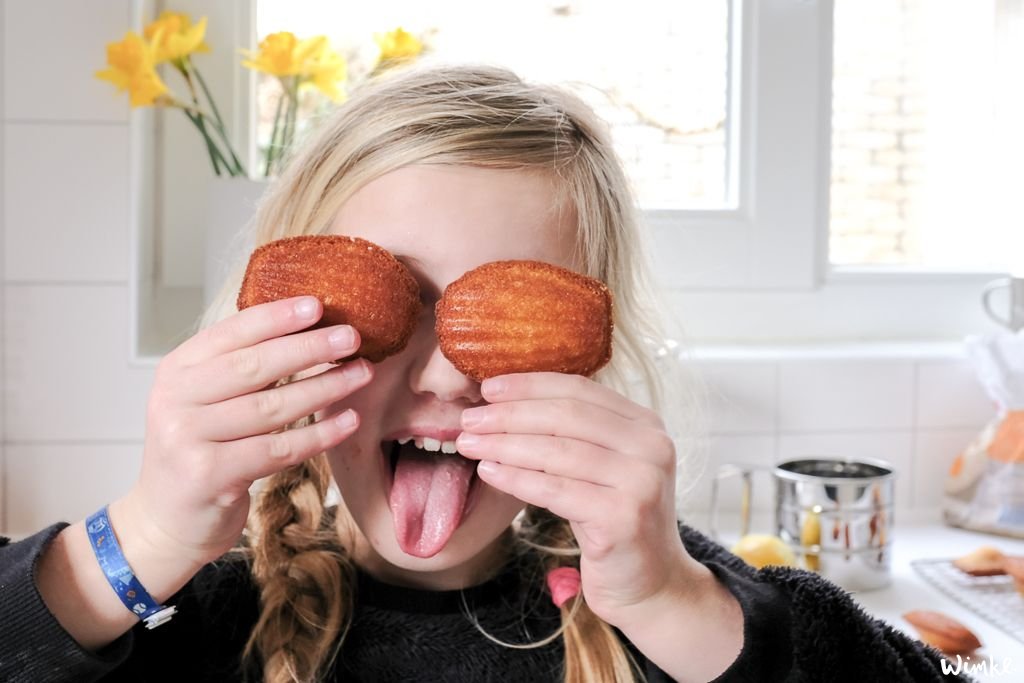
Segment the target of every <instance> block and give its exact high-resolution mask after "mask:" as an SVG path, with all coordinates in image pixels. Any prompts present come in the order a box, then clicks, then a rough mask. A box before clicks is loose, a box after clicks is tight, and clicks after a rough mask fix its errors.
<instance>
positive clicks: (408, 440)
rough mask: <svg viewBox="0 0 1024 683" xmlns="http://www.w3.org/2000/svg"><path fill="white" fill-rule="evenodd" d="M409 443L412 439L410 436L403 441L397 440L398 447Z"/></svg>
mask: <svg viewBox="0 0 1024 683" xmlns="http://www.w3.org/2000/svg"><path fill="white" fill-rule="evenodd" d="M410 441H412V437H411V436H407V437H405V438H404V439H399V440H398V443H399V444H400V445H402V446H404V445H405V444H407V443H409V442H410Z"/></svg>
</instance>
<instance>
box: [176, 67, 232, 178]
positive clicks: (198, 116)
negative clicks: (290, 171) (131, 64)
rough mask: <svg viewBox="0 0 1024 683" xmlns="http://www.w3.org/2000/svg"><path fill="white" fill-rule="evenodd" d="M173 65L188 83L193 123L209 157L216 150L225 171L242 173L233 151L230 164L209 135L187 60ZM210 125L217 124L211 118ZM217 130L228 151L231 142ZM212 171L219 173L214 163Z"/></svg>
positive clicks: (213, 126) (205, 115)
mask: <svg viewBox="0 0 1024 683" xmlns="http://www.w3.org/2000/svg"><path fill="white" fill-rule="evenodd" d="M174 66H175V68H177V69H178V71H179V72H180V73H181V75H182V76H183V77H184V78H185V83H186V84H187V85H188V90H189V94H190V95H191V96H192V104H193V106H194V107H195V111H196V113H195V115H194V118H193V123H195V125H196V127H197V128H198V129H199V132H200V133H202V135H203V138H205V139H206V144H207V147H208V149H211V152H210V156H211V158H212V157H213V151H212V150H216V153H217V158H219V159H220V161H221V163H222V164H223V165H224V169H225V170H226V171H227V173H228V175H229V176H232V177H234V176H240V175H243V174H244V171H243V170H242V169H241V164H239V163H238V159H237V157H235V155H234V152H231V156H232V158H233V159H234V162H235V163H234V165H232V163H230V162H229V161H228V160H227V158H226V157H225V156H224V153H223V152H222V151H221V149H220V146H219V145H217V143H216V142H215V141H214V139H213V137H212V136H211V135H210V133H209V131H208V130H207V127H206V122H207V120H208V117H209V115H208V114H206V113H204V112H203V111H202V110H201V109H200V106H199V93H198V92H197V91H196V86H195V82H194V81H193V80H192V71H190V70H189V67H188V62H187V60H181V61H178V62H174ZM210 104H211V105H212V104H213V103H212V102H211V103H210ZM190 118H192V116H190ZM210 126H211V127H212V128H213V129H214V130H217V128H218V126H217V125H216V124H215V123H214V121H212V120H211V121H210ZM218 132H219V133H220V138H221V140H222V144H223V145H224V146H225V147H226V148H227V149H228V150H229V151H230V150H231V142H230V141H229V140H228V139H227V137H226V136H225V135H224V133H223V129H221V130H220V131H218ZM214 172H215V173H216V174H217V175H218V176H219V175H220V169H219V168H218V166H217V164H216V163H214Z"/></svg>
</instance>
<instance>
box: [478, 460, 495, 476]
mask: <svg viewBox="0 0 1024 683" xmlns="http://www.w3.org/2000/svg"><path fill="white" fill-rule="evenodd" d="M476 471H477V472H479V473H480V474H497V472H498V463H496V462H491V461H490V460H481V461H480V464H479V465H477V466H476Z"/></svg>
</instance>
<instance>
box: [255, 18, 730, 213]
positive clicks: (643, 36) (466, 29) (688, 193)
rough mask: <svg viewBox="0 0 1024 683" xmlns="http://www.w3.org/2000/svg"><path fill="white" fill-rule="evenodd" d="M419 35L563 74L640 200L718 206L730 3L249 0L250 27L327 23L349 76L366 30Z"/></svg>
mask: <svg viewBox="0 0 1024 683" xmlns="http://www.w3.org/2000/svg"><path fill="white" fill-rule="evenodd" d="M398 26H401V27H403V28H404V29H405V30H407V31H409V32H411V33H413V34H414V35H417V36H420V37H423V38H424V39H425V42H426V44H427V45H428V47H429V49H430V50H431V53H432V54H431V55H430V56H429V57H427V58H426V59H429V60H431V61H443V62H449V61H474V62H488V63H493V64H499V65H502V66H506V67H509V68H511V69H512V70H514V71H516V72H517V73H518V74H520V75H521V76H523V77H524V78H526V79H528V80H538V81H545V82H557V83H563V84H567V85H569V86H570V87H571V88H572V89H573V90H574V91H575V92H576V93H577V94H579V95H580V96H581V97H583V98H584V99H585V100H586V101H587V102H588V103H590V104H591V106H593V107H595V109H597V111H598V113H599V114H600V115H601V116H602V118H604V119H605V120H606V121H608V122H609V123H610V124H611V126H612V132H613V139H614V141H615V145H616V149H617V151H618V153H619V154H620V156H621V157H622V159H623V161H624V162H625V164H626V167H627V172H628V173H629V174H630V178H631V180H632V182H633V185H634V190H635V192H636V194H637V197H638V199H639V201H640V203H641V205H642V206H644V207H645V208H682V207H685V208H697V207H701V208H704V207H710V208H715V207H721V206H723V205H724V204H725V203H726V201H727V198H728V197H730V196H731V195H730V188H728V187H727V181H726V178H727V172H726V171H727V167H726V163H727V161H726V160H727V151H728V150H727V138H726V88H727V78H728V71H727V60H728V30H727V29H728V2H727V0H717V1H713V2H712V1H708V0H700V1H688V2H663V1H661V0H639V1H637V0H634V1H633V2H629V3H618V2H604V1H603V0H562V1H558V0H521V1H520V2H515V3H467V2H464V1H461V0H432V1H431V2H422V1H421V0H420V1H416V2H414V1H412V0H401V1H399V0H392V1H389V2H380V3H364V4H360V5H358V7H357V8H356V6H354V5H352V4H351V3H328V2H313V1H310V0H303V1H299V0H259V2H258V3H257V34H258V36H259V37H261V38H262V37H263V36H265V35H267V34H268V33H273V32H275V31H286V30H287V31H292V32H293V33H295V34H296V35H298V36H299V37H309V36H312V35H317V34H326V35H327V36H328V37H329V38H330V40H331V43H332V45H333V46H334V47H335V48H336V49H337V50H338V51H339V52H341V53H342V54H343V55H345V56H346V57H347V58H348V60H349V74H350V79H351V80H352V81H354V82H358V80H359V79H360V78H361V77H362V76H363V75H364V74H365V73H367V72H368V70H369V69H370V68H372V66H373V62H374V60H375V59H376V56H377V48H376V44H375V42H374V40H373V35H374V34H375V33H384V32H386V31H389V30H392V29H394V28H396V27H398ZM260 83H261V85H260V92H259V101H260V107H261V110H260V121H261V125H260V129H259V139H258V144H259V145H260V148H261V149H263V148H265V146H266V144H267V143H268V141H269V138H270V126H271V123H272V121H273V116H274V109H273V105H274V103H275V102H276V90H277V88H276V84H275V83H273V82H272V80H271V79H262V78H261V80H260Z"/></svg>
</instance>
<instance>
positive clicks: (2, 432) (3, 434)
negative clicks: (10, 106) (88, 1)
mask: <svg viewBox="0 0 1024 683" xmlns="http://www.w3.org/2000/svg"><path fill="white" fill-rule="evenodd" d="M6 24H7V0H0V36H2V35H4V27H5V26H6ZM5 44H6V41H5ZM0 50H4V46H3V45H0ZM6 61H7V54H6V50H4V54H0V115H2V116H3V117H4V121H6V120H7V108H6V107H7V101H6V95H7V91H6V84H5V82H4V76H3V74H4V64H5V63H6ZM6 134H7V125H6V124H5V125H2V126H0V532H4V531H6V530H7V518H8V514H7V500H8V498H9V496H8V495H7V489H8V488H9V487H8V485H7V479H8V468H7V283H6V281H5V275H6V269H5V267H4V263H5V262H6V259H7V204H6V195H5V191H6V189H7V188H6V185H7V148H6V146H5V145H6V143H7V140H6Z"/></svg>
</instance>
